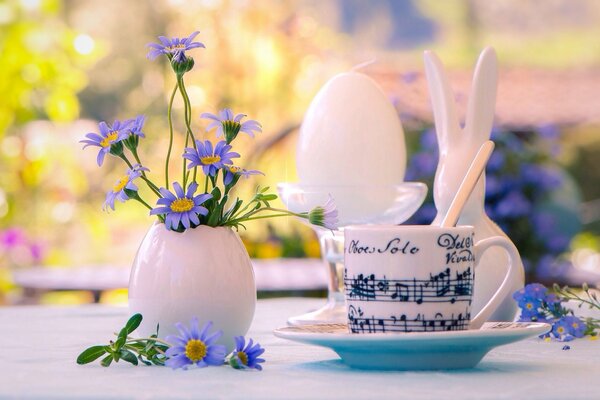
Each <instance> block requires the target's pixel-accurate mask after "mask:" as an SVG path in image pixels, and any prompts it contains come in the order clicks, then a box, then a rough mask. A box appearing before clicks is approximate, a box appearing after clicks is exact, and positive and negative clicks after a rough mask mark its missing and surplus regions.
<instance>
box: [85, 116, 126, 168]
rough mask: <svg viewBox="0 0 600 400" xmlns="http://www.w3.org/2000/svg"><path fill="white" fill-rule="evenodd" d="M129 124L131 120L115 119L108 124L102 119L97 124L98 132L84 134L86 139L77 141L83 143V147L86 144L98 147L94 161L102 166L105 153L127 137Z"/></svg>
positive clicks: (86, 145)
mask: <svg viewBox="0 0 600 400" xmlns="http://www.w3.org/2000/svg"><path fill="white" fill-rule="evenodd" d="M131 124H132V122H131V121H124V122H121V121H115V122H113V124H112V126H110V125H108V124H107V123H106V122H104V121H102V122H100V123H99V124H98V128H99V130H100V134H97V133H94V132H90V133H88V134H86V135H85V137H86V138H87V139H84V140H80V141H79V142H80V143H85V146H83V148H84V149H85V148H86V147H88V146H97V147H100V151H99V152H98V158H97V160H96V161H97V162H98V166H102V163H103V162H104V157H105V156H106V154H108V153H109V152H110V151H111V149H113V147H114V146H116V145H117V144H118V143H119V142H121V141H122V140H125V139H127V137H128V136H129V130H130V128H131ZM121 149H122V148H121Z"/></svg>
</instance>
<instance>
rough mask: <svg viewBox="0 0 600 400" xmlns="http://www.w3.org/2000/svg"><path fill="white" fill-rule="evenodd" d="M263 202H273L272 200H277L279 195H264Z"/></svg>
mask: <svg viewBox="0 0 600 400" xmlns="http://www.w3.org/2000/svg"><path fill="white" fill-rule="evenodd" d="M260 198H261V200H262V201H272V200H277V195H276V194H273V193H271V194H264V195H262V196H261V197H260Z"/></svg>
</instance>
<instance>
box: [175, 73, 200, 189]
mask: <svg viewBox="0 0 600 400" xmlns="http://www.w3.org/2000/svg"><path fill="white" fill-rule="evenodd" d="M177 85H178V86H179V92H180V93H181V97H182V98H183V102H184V105H185V127H186V129H187V134H186V137H185V147H188V145H189V140H190V139H191V140H192V146H193V147H194V149H196V148H197V147H196V138H195V137H194V133H193V132H192V127H191V122H192V105H191V103H190V97H189V96H188V93H187V90H186V89H185V83H184V82H183V75H180V76H178V77H177ZM186 166H187V160H186V159H185V158H184V159H183V187H184V188H185V186H186V183H187V182H186V181H187V176H186V175H185V172H186V169H187V168H186ZM197 173H198V167H197V166H196V167H194V178H193V179H194V182H195V181H196V176H197Z"/></svg>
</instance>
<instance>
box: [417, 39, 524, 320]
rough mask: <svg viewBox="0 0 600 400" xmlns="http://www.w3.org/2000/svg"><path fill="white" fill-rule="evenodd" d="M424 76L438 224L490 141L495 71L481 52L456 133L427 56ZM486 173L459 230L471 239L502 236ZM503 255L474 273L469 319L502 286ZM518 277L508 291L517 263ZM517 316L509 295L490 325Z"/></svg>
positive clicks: (434, 61)
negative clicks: (491, 209) (489, 202)
mask: <svg viewBox="0 0 600 400" xmlns="http://www.w3.org/2000/svg"><path fill="white" fill-rule="evenodd" d="M424 59H425V71H426V76H427V82H428V85H429V92H430V96H431V103H432V107H433V114H434V120H435V130H436V133H437V139H438V146H439V157H440V158H439V163H438V166H437V171H436V174H435V182H434V201H435V206H436V208H437V216H436V219H435V220H434V222H433V223H432V224H439V223H440V222H441V219H442V218H443V216H444V215H445V214H446V212H447V211H448V208H449V207H450V203H451V202H452V199H453V198H454V195H455V193H456V191H457V189H458V187H459V185H460V183H461V182H462V179H463V177H464V176H465V174H466V172H467V169H468V167H469V165H470V163H471V161H472V160H473V159H474V157H475V155H476V153H477V151H478V149H479V148H480V146H481V145H482V144H483V143H484V142H485V141H486V140H488V139H489V138H490V135H491V131H492V124H493V120H494V110H495V106H496V89H497V81H498V67H497V59H496V53H495V51H494V49H493V48H491V47H487V48H485V49H484V50H483V51H482V53H481V55H480V56H479V60H478V62H477V66H476V68H475V73H474V76H473V84H472V88H471V94H470V96H469V102H468V106H467V114H466V119H465V125H464V128H461V125H460V124H459V120H458V118H457V115H456V106H455V97H454V93H453V91H452V89H451V87H450V85H449V83H448V79H447V77H446V73H445V71H444V67H443V65H442V63H441V61H440V60H439V58H438V57H437V56H436V55H435V53H433V52H431V51H426V52H425V55H424ZM484 200H485V173H484V174H483V175H482V176H481V178H480V179H479V181H478V182H477V185H476V187H475V189H474V190H473V193H472V194H471V196H470V198H469V200H468V201H467V204H466V205H465V207H464V209H463V212H462V214H461V217H460V219H459V221H458V225H473V226H474V227H475V237H476V239H477V240H481V239H484V238H487V237H490V236H497V235H502V236H504V237H507V236H506V235H505V234H504V232H502V230H501V229H500V227H498V225H496V224H495V223H494V222H493V221H492V220H491V219H490V218H489V217H488V216H487V214H486V213H485V209H484ZM507 263H508V256H507V254H506V253H505V252H504V250H502V249H500V248H494V249H490V250H489V251H488V252H487V253H486V254H485V255H484V257H483V259H482V260H481V262H480V264H479V266H478V267H477V272H476V274H475V288H474V300H473V305H472V313H473V315H475V314H477V313H478V312H479V310H481V308H482V307H483V306H484V305H485V304H486V303H487V302H488V301H489V300H490V298H491V297H492V296H493V294H494V292H495V291H496V290H497V288H498V287H499V286H500V284H501V283H502V280H503V279H504V276H505V274H506V270H507V267H508V265H507ZM517 267H518V268H520V274H517V278H516V279H513V285H512V286H513V289H514V290H512V291H511V292H510V293H511V294H512V293H514V291H516V290H519V289H520V288H522V287H523V284H524V280H525V277H524V269H523V264H522V262H521V261H520V260H519V265H518V266H517ZM517 311H518V307H517V304H516V303H515V301H514V300H513V299H512V297H511V296H509V297H507V298H505V299H504V301H503V302H502V304H501V306H500V307H499V308H498V309H497V310H496V311H495V312H494V313H493V314H492V316H491V317H490V319H489V320H490V321H512V320H513V319H514V318H515V316H516V314H517Z"/></svg>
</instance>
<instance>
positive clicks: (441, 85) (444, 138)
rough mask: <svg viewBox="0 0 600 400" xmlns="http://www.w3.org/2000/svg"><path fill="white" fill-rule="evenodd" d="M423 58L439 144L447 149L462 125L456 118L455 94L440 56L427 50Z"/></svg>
mask: <svg viewBox="0 0 600 400" xmlns="http://www.w3.org/2000/svg"><path fill="white" fill-rule="evenodd" d="M423 58H424V59H425V74H426V76H427V84H428V86H429V96H430V98H431V106H432V107H433V117H434V119H435V130H436V132H437V136H438V143H439V145H440V148H442V149H447V148H448V144H449V143H450V142H453V141H455V140H453V137H454V136H455V135H457V134H458V132H459V131H460V125H459V124H458V119H457V117H456V105H455V103H454V92H453V91H452V88H451V87H450V84H449V83H448V78H447V77H446V73H445V72H444V66H443V65H442V62H441V61H440V59H439V58H438V56H437V55H436V54H435V53H434V52H433V51H430V50H426V51H425V54H424V56H423Z"/></svg>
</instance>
